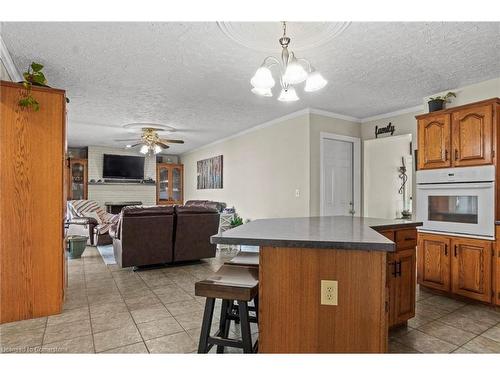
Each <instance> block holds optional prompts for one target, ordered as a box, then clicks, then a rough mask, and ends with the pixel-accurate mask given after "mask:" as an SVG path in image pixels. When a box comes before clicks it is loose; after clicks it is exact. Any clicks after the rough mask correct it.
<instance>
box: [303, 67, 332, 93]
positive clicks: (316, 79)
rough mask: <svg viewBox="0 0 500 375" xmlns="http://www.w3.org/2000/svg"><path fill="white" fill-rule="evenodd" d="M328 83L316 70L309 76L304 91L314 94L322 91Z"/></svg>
mask: <svg viewBox="0 0 500 375" xmlns="http://www.w3.org/2000/svg"><path fill="white" fill-rule="evenodd" d="M327 83H328V81H327V80H326V79H324V78H323V76H322V75H321V74H320V73H319V72H318V71H316V70H313V71H312V72H311V73H309V76H308V77H307V80H306V86H305V87H304V91H307V92H313V91H317V90H321V89H322V88H323V87H325V86H326V84H327Z"/></svg>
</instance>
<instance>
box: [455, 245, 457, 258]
mask: <svg viewBox="0 0 500 375" xmlns="http://www.w3.org/2000/svg"><path fill="white" fill-rule="evenodd" d="M456 257H457V245H455V258H456Z"/></svg>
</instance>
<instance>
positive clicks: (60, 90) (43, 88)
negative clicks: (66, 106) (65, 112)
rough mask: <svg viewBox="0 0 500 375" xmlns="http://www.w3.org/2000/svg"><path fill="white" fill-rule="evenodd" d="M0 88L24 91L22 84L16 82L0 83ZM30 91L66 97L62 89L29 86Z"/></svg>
mask: <svg viewBox="0 0 500 375" xmlns="http://www.w3.org/2000/svg"><path fill="white" fill-rule="evenodd" d="M0 85H1V86H8V87H13V88H18V89H24V86H23V84H22V83H16V82H9V81H0ZM31 90H32V91H44V92H47V91H49V92H52V93H54V94H60V95H66V91H65V90H62V89H55V88H53V87H44V86H35V85H33V86H31Z"/></svg>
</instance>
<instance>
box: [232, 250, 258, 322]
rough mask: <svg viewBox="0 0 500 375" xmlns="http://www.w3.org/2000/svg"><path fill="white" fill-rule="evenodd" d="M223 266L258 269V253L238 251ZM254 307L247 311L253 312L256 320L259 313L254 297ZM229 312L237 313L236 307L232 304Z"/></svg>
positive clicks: (256, 300) (256, 298)
mask: <svg viewBox="0 0 500 375" xmlns="http://www.w3.org/2000/svg"><path fill="white" fill-rule="evenodd" d="M224 264H228V265H232V266H251V267H257V269H258V268H259V253H258V252H254V251H240V252H239V253H238V254H236V256H235V257H234V258H232V259H230V260H228V261H226V262H224ZM253 302H254V306H248V310H249V311H254V312H255V317H256V318H257V319H258V313H259V297H258V296H256V297H255V298H254V301H253ZM231 310H232V311H233V314H234V313H237V312H238V305H237V304H236V303H235V302H233V303H232V306H231ZM234 322H235V323H236V324H239V322H240V320H239V319H238V318H236V319H235V320H234Z"/></svg>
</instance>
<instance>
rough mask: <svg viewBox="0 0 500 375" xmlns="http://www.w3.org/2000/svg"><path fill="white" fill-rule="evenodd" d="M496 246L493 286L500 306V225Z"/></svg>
mask: <svg viewBox="0 0 500 375" xmlns="http://www.w3.org/2000/svg"><path fill="white" fill-rule="evenodd" d="M496 239H497V242H496V246H495V248H496V249H495V253H494V254H493V255H494V258H493V288H494V291H495V295H494V298H493V299H494V302H495V304H496V305H498V306H500V225H497V226H496Z"/></svg>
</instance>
